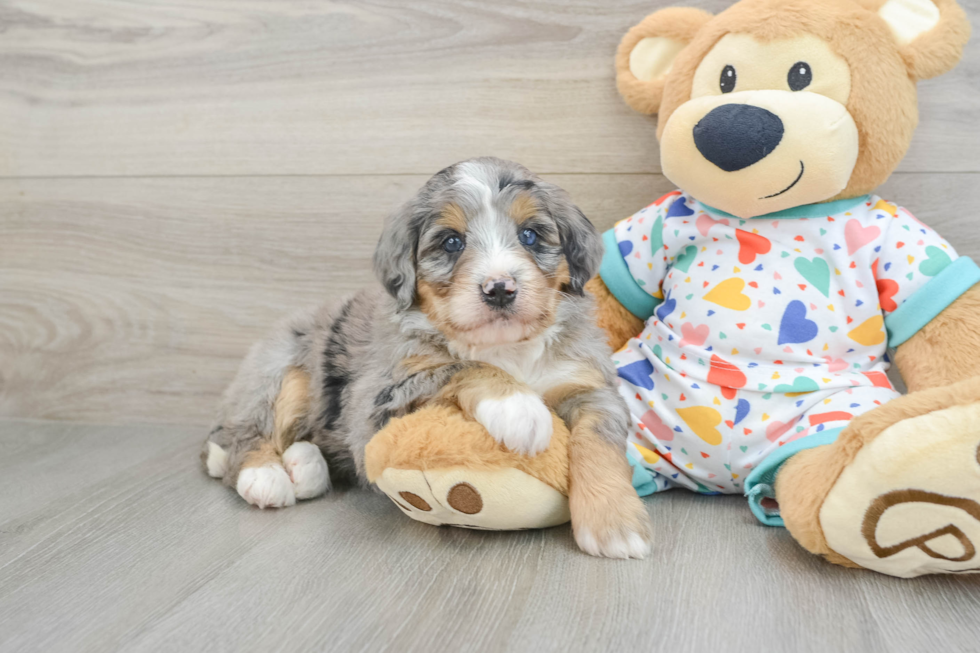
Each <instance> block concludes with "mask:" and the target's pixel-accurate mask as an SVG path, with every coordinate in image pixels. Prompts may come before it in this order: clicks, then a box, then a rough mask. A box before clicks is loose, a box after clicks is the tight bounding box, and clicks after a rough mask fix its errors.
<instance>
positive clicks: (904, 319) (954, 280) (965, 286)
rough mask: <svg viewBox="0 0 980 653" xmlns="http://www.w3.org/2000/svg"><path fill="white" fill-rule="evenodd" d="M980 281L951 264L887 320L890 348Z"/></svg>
mask: <svg viewBox="0 0 980 653" xmlns="http://www.w3.org/2000/svg"><path fill="white" fill-rule="evenodd" d="M977 282H980V268H978V267H977V264H976V263H974V262H973V261H972V260H971V259H970V258H969V257H966V256H961V257H960V258H958V259H956V260H955V261H953V262H952V263H950V264H949V265H948V266H946V269H944V270H943V271H942V272H940V273H939V274H937V275H936V276H935V277H933V278H932V279H931V280H930V281H929V282H928V283H927V284H926V285H924V286H922V287H921V288H919V289H918V290H917V291H916V292H915V293H914V294H913V295H912V296H911V297H909V298H908V299H906V300H905V302H904V303H903V304H902V305H901V306H899V307H898V308H897V309H895V310H894V311H892V312H891V314H889V315H888V317H886V318H885V329H886V330H887V331H888V346H889V347H898V346H899V345H900V344H902V343H903V342H905V341H906V340H908V339H909V338H911V337H912V336H914V335H915V334H916V333H918V332H919V330H920V329H921V328H922V327H924V326H925V325H927V324H929V322H931V321H932V318H934V317H936V316H937V315H939V314H940V313H942V312H943V311H944V310H945V309H946V307H947V306H949V305H950V304H952V303H953V302H955V301H956V300H957V299H958V298H959V296H960V295H962V294H963V293H965V292H966V291H967V290H969V289H970V288H972V287H973V285H974V284H976V283H977ZM607 285H608V284H607Z"/></svg>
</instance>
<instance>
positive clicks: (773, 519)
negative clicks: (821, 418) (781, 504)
mask: <svg viewBox="0 0 980 653" xmlns="http://www.w3.org/2000/svg"><path fill="white" fill-rule="evenodd" d="M843 430H844V427H843V426H838V427H837V428H833V429H827V430H826V431H820V432H818V433H814V434H813V435H807V436H805V437H802V438H800V439H799V440H793V441H792V442H790V443H789V444H785V445H783V446H781V447H780V448H778V449H776V450H775V451H773V452H772V453H771V454H769V455H768V456H766V459H765V460H763V461H762V462H761V463H759V465H758V467H756V468H755V469H753V470H752V473H751V474H749V475H748V478H746V479H745V486H744V489H745V495H746V496H747V497H748V498H749V509H750V510H751V511H752V514H753V515H755V517H756V519H758V520H759V521H761V522H762V523H763V524H765V525H766V526H785V525H786V524H784V523H783V518H782V517H780V516H779V513H778V512H775V511H773V510H767V509H766V508H763V507H762V500H763V499H775V498H776V474H778V473H779V469H780V468H781V467H782V466H783V464H784V463H785V462H786V461H787V460H789V459H790V458H792V457H793V456H795V455H796V454H798V453H800V452H801V451H805V450H807V449H814V448H816V447H822V446H823V445H825V444H832V443H834V442H836V441H837V436H839V435H840V432H841V431H843Z"/></svg>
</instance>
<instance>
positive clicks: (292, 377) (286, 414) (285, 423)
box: [272, 367, 310, 454]
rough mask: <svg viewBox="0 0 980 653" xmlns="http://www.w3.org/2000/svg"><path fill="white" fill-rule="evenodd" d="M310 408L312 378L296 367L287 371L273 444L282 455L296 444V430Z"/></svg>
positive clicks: (283, 382)
mask: <svg viewBox="0 0 980 653" xmlns="http://www.w3.org/2000/svg"><path fill="white" fill-rule="evenodd" d="M309 406H310V377H309V375H307V374H306V372H304V371H302V370H300V369H299V368H296V367H291V368H289V370H287V371H286V375H285V376H284V377H283V379H282V385H281V386H280V389H279V396H278V397H276V405H275V423H274V426H273V432H272V442H273V443H274V444H275V446H276V448H277V449H278V451H279V453H280V454H282V453H283V452H284V451H286V449H288V448H289V446H290V445H291V444H292V443H293V442H294V440H295V438H296V428H297V426H298V425H299V424H300V422H301V421H302V420H303V418H305V417H306V414H307V411H308V410H309Z"/></svg>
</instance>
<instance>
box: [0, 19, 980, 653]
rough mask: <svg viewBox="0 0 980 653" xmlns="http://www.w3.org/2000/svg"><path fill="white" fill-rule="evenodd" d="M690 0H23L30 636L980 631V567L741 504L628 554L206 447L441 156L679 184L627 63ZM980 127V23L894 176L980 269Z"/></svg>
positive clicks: (684, 501)
mask: <svg viewBox="0 0 980 653" xmlns="http://www.w3.org/2000/svg"><path fill="white" fill-rule="evenodd" d="M666 4H668V3H667V1H666V0H626V1H623V2H609V0H568V1H562V0H537V1H531V0H499V1H496V2H484V1H482V0H459V1H448V0H412V1H411V2H405V1H403V0H347V1H344V0H340V1H335V2H309V1H307V0H220V1H219V0H203V1H198V0H194V1H191V0H173V1H170V2H153V3H151V2H142V1H139V0H70V1H69V0H0V420H6V421H0V651H4V652H6V651H11V652H17V653H20V652H23V651H100V652H101V651H107V650H114V649H121V650H154V651H191V650H225V651H236V652H237V651H247V650H284V651H290V653H297V652H299V651H306V650H312V651H321V650H335V651H348V650H366V651H375V650H390V651H408V650H424V651H432V650H478V649H479V650H501V649H505V648H509V649H512V650H533V651H535V652H541V651H551V650H562V651H566V650H568V651H577V650H601V651H608V650H617V651H632V650H670V651H688V650H690V651H706V650H712V651H714V650H718V651H721V650H739V651H744V650H750V649H756V648H761V649H763V650H786V651H811V650H812V651H827V650H853V651H862V652H864V651H901V650H910V651H959V650H978V648H980V636H978V633H980V579H970V578H963V577H960V578H927V579H920V580H915V581H897V580H894V579H891V578H886V577H882V576H876V575H873V574H869V573H863V572H854V571H848V570H845V569H841V568H837V567H833V566H831V565H828V564H824V563H822V562H821V561H819V560H817V559H815V558H813V557H811V556H809V555H807V554H806V553H805V552H803V551H802V550H800V549H799V548H798V547H797V546H796V545H795V544H794V543H793V542H792V541H791V540H790V538H789V537H788V535H787V534H786V533H785V532H784V531H780V530H772V529H766V528H764V527H762V526H759V525H758V524H757V523H756V522H755V520H754V519H752V518H751V516H750V514H749V512H748V510H747V508H746V506H745V503H744V501H743V500H742V499H740V498H704V497H695V496H691V495H689V494H686V493H681V492H675V493H671V494H668V495H664V496H660V497H655V498H652V499H648V500H647V504H648V507H649V510H650V512H651V515H652V516H653V519H654V522H655V523H656V524H657V528H658V535H657V542H656V546H655V549H654V554H653V557H652V559H649V560H646V561H643V562H629V563H625V562H609V561H600V560H595V559H591V558H589V557H587V556H585V555H582V554H580V553H579V552H578V551H577V550H576V549H575V547H574V544H573V542H572V539H571V537H570V535H569V531H568V528H567V527H562V528H556V529H552V530H549V531H544V532H528V533H517V534H500V533H478V532H467V531H461V530H453V529H435V528H432V527H428V526H424V525H420V524H416V523H414V522H411V521H409V520H407V519H405V518H404V516H402V515H401V514H400V513H398V512H397V511H396V510H395V509H394V508H393V507H392V506H391V505H390V503H389V502H387V500H385V499H383V498H382V497H380V496H375V495H372V494H370V493H367V492H359V491H349V492H345V493H339V494H335V495H331V496H330V497H327V498H324V499H322V500H318V501H315V502H310V503H306V504H302V505H300V506H298V507H296V508H294V509H290V510H285V511H281V512H260V511H258V510H254V509H251V508H249V507H248V506H246V505H245V504H244V503H243V502H242V501H241V500H239V499H238V498H237V497H236V496H235V495H234V493H232V492H231V491H229V490H227V489H225V488H222V487H221V486H220V485H219V484H217V483H215V482H212V481H211V480H210V479H208V478H207V477H206V476H205V475H204V474H203V473H202V471H201V470H200V469H199V467H198V464H197V451H198V446H199V444H200V441H201V440H202V438H203V435H204V432H205V430H206V425H207V423H208V421H209V420H210V418H211V416H212V414H213V411H214V408H215V406H216V403H217V399H218V396H219V394H220V392H221V390H222V388H223V387H224V386H225V385H226V384H227V383H228V382H229V381H230V379H231V377H232V375H233V373H234V370H235V368H236V366H237V365H238V363H239V361H240V360H241V358H242V356H243V355H244V353H245V351H246V349H247V348H248V346H249V344H250V343H251V342H252V341H254V340H255V339H256V338H258V337H259V336H261V335H262V334H263V333H264V332H265V331H266V330H267V329H268V328H269V327H270V326H271V325H272V324H273V323H274V322H275V321H276V320H278V319H279V318H280V317H281V316H283V315H284V314H285V313H287V312H289V311H291V310H294V309H296V308H298V307H301V306H305V305H307V304H310V303H317V302H324V301H333V300H336V299H338V298H340V297H341V296H342V295H344V294H346V293H349V292H351V291H353V290H356V289H358V288H362V287H364V286H365V285H367V284H369V283H371V282H372V276H371V273H370V256H371V252H372V249H373V246H374V243H375V242H376V240H377V237H378V234H379V230H380V225H381V221H382V219H383V218H384V216H385V215H386V214H387V213H388V212H390V211H391V210H392V209H393V208H395V207H396V206H398V205H399V204H400V203H401V202H403V201H405V200H406V199H408V198H409V197H411V196H412V195H413V193H414V192H415V190H416V189H417V188H418V187H419V186H420V185H421V184H422V183H423V182H424V180H425V179H426V178H428V177H429V176H430V175H431V174H432V173H434V172H435V171H437V170H439V169H440V168H442V167H444V166H446V165H448V164H450V163H452V162H454V161H457V160H460V159H463V158H468V157H471V156H477V155H483V154H492V155H496V156H500V157H504V158H511V159H515V160H517V161H520V162H522V163H524V164H526V165H528V166H529V167H530V168H532V169H533V170H535V171H537V172H539V173H541V174H543V175H544V176H545V177H546V178H548V179H550V180H552V181H555V182H556V183H558V184H560V185H562V186H564V187H565V188H567V189H568V190H569V191H570V192H571V194H572V196H573V197H574V199H575V200H576V202H577V203H578V204H579V205H580V206H581V207H582V208H583V210H584V211H585V213H586V214H587V215H588V216H589V217H590V218H591V219H592V220H593V222H594V223H595V224H596V225H597V226H598V227H599V228H602V229H604V228H607V227H608V226H610V225H611V224H612V223H613V222H614V221H616V220H618V219H621V218H623V217H625V216H627V215H630V214H631V213H633V212H634V211H635V210H636V209H638V208H639V207H642V206H644V205H646V204H648V203H649V202H650V201H652V200H653V199H655V198H657V197H658V196H660V195H661V194H663V193H664V192H667V191H669V190H671V189H672V187H671V184H670V182H669V181H668V180H667V179H666V178H664V176H663V175H662V174H661V171H660V166H659V152H658V149H657V144H656V139H655V136H654V132H655V127H656V121H655V120H654V119H651V118H648V117H644V116H640V115H637V114H634V113H632V112H631V111H630V110H629V109H628V108H627V107H626V106H625V105H624V104H623V102H622V101H621V100H620V98H619V97H618V95H617V94H616V91H615V85H614V82H613V73H612V59H613V53H614V52H615V48H616V44H617V42H618V41H619V39H620V37H621V36H622V34H623V33H624V32H625V31H626V30H627V29H628V28H629V27H630V26H631V25H632V24H634V23H635V22H637V21H638V20H640V19H641V18H642V17H643V16H644V15H646V14H647V13H649V12H651V11H653V10H655V9H656V8H658V7H660V6H664V5H666ZM670 4H675V3H674V2H671V3H670ZM683 4H690V5H696V6H700V7H702V8H705V9H708V10H710V11H714V12H717V11H720V10H722V9H723V8H725V7H726V6H728V5H729V4H730V2H729V0H690V1H687V0H685V2H684V3H683ZM961 4H962V5H963V6H964V7H965V8H966V9H967V11H968V13H970V15H971V17H972V19H973V22H974V24H977V25H980V5H978V4H977V3H976V2H975V1H973V0H969V1H963V0H961ZM978 116H980V46H978V45H977V41H976V40H975V41H974V43H972V44H971V45H970V46H969V47H968V50H967V54H966V57H965V59H964V61H963V62H962V64H961V65H960V66H959V67H958V68H957V69H956V70H955V71H954V72H952V73H951V74H949V75H947V76H945V77H942V78H938V79H935V80H930V81H927V82H924V83H922V84H921V85H920V121H921V126H920V128H919V130H918V132H917V134H916V137H915V140H914V142H913V144H912V147H911V149H910V151H909V154H908V156H907V157H906V159H905V161H904V162H903V163H902V164H901V166H900V168H899V170H898V172H896V173H895V174H894V175H893V176H892V178H891V179H890V180H889V181H888V182H887V183H886V184H885V186H884V187H883V188H882V189H881V191H880V192H881V194H882V195H884V196H886V197H888V198H889V199H892V200H894V201H897V202H898V203H900V204H902V205H904V206H906V207H908V208H909V209H910V210H911V211H912V212H913V213H914V214H916V215H917V216H918V217H919V218H920V219H921V220H923V221H924V222H926V223H927V224H930V225H932V226H934V227H936V228H937V229H938V230H939V231H940V232H941V233H943V234H944V235H945V236H946V237H947V238H948V239H949V240H950V241H951V242H952V243H953V244H954V245H955V246H956V248H957V249H958V250H959V251H960V253H962V254H966V255H970V256H973V257H974V258H976V259H978V260H980V229H978V228H977V219H978V218H977V207H978V206H980V155H978V152H980V121H978V120H977V117H978Z"/></svg>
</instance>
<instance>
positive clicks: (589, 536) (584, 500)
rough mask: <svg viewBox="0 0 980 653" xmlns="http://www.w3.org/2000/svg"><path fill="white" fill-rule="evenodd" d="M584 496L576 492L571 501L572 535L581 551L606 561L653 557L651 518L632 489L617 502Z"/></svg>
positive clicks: (605, 497)
mask: <svg viewBox="0 0 980 653" xmlns="http://www.w3.org/2000/svg"><path fill="white" fill-rule="evenodd" d="M585 494H586V495H588V496H583V495H582V494H581V493H577V492H573V493H572V496H571V497H569V500H570V507H571V511H572V531H573V533H574V535H575V542H576V543H577V544H578V546H579V548H580V549H582V550H583V551H585V552H586V553H588V554H590V555H594V556H599V557H603V558H623V559H625V558H643V557H645V556H646V555H647V554H648V553H650V516H649V515H648V514H647V511H646V508H644V506H643V502H642V501H640V498H639V497H638V496H636V493H635V492H634V491H633V489H632V488H629V494H627V493H625V492H624V493H623V494H622V495H621V496H620V497H618V498H614V497H610V496H596V495H592V494H591V493H585ZM630 494H631V495H632V496H630ZM576 495H577V496H576ZM611 499H612V500H611Z"/></svg>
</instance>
